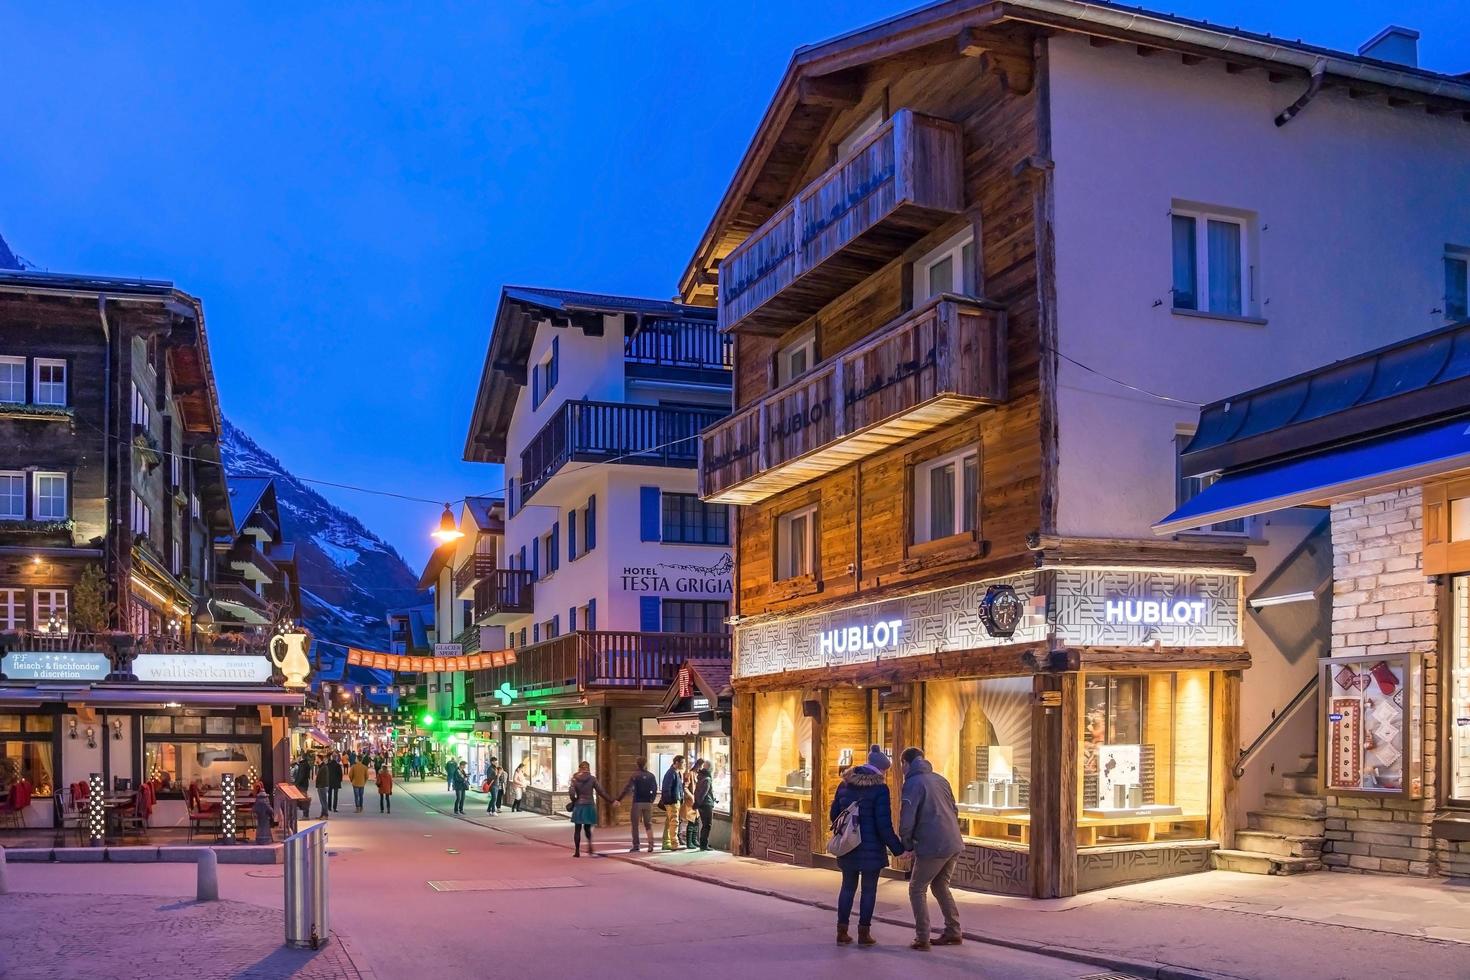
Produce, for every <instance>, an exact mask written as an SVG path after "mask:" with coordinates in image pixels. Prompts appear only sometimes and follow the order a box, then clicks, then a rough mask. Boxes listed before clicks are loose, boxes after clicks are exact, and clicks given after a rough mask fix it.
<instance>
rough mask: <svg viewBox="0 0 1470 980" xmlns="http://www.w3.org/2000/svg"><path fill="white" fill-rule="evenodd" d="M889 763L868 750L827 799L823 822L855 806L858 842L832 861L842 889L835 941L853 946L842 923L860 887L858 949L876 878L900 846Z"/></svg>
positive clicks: (866, 934) (866, 932)
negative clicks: (828, 805)
mask: <svg viewBox="0 0 1470 980" xmlns="http://www.w3.org/2000/svg"><path fill="white" fill-rule="evenodd" d="M892 765H893V763H892V762H890V761H889V759H888V756H886V755H884V754H883V752H882V750H881V749H879V748H878V746H876V745H874V746H873V747H872V748H871V749H870V750H869V751H868V763H867V765H862V766H853V767H852V768H851V769H849V770H847V772H845V773H843V775H842V782H841V784H839V785H838V787H837V793H836V795H835V796H833V798H832V807H831V810H830V811H829V812H828V815H827V817H828V820H830V821H832V822H836V820H837V816H838V814H840V813H841V812H842V811H843V810H846V809H847V808H848V807H849V806H851V805H852V804H854V803H856V804H857V824H858V829H859V830H860V831H861V833H862V842H861V843H859V844H858V846H857V847H855V848H853V849H852V850H851V851H848V852H847V853H846V854H843V855H841V856H839V857H838V858H837V866H838V867H839V868H841V869H842V888H841V890H840V891H838V893H837V942H839V943H842V944H846V943H850V942H852V936H851V935H849V934H848V931H847V924H848V920H849V919H850V918H851V916H852V900H853V897H854V895H855V894H856V893H857V891H858V885H859V883H861V885H862V898H861V901H860V903H859V905H858V945H859V946H872V945H874V943H876V942H877V940H875V939H874V938H873V933H872V925H873V908H874V906H876V905H877V904H878V873H879V872H880V871H882V870H883V869H884V868H885V867H887V866H888V852H889V851H892V852H893V854H894V855H895V856H897V855H899V854H902V853H903V842H902V841H900V840H899V839H898V835H897V834H895V833H894V832H893V805H892V802H891V799H890V796H889V793H888V783H887V782H886V781H885V779H884V775H883V774H884V773H885V772H887V771H888V769H889V767H890V766H892Z"/></svg>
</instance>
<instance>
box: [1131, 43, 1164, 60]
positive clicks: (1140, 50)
mask: <svg viewBox="0 0 1470 980" xmlns="http://www.w3.org/2000/svg"><path fill="white" fill-rule="evenodd" d="M1133 53H1134V54H1136V55H1138V56H1139V57H1140V58H1152V57H1153V56H1154V55H1156V54H1158V53H1159V49H1158V48H1151V47H1149V46H1148V45H1147V44H1136V45H1134V46H1133Z"/></svg>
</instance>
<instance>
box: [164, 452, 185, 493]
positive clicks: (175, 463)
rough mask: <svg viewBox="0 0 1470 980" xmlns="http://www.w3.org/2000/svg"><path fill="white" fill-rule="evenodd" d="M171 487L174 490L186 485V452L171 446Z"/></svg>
mask: <svg viewBox="0 0 1470 980" xmlns="http://www.w3.org/2000/svg"><path fill="white" fill-rule="evenodd" d="M168 474H169V487H170V488H171V489H174V490H178V489H181V488H182V487H183V486H184V454H183V453H182V452H181V451H179V450H176V449H173V448H172V447H170V449H169V451H168Z"/></svg>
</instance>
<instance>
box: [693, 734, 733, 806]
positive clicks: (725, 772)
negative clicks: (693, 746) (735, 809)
mask: <svg viewBox="0 0 1470 980" xmlns="http://www.w3.org/2000/svg"><path fill="white" fill-rule="evenodd" d="M699 753H700V757H701V758H704V759H708V760H709V776H710V784H711V786H712V787H713V788H714V793H715V812H716V813H729V812H730V739H729V738H728V737H720V738H703V739H700V750H699Z"/></svg>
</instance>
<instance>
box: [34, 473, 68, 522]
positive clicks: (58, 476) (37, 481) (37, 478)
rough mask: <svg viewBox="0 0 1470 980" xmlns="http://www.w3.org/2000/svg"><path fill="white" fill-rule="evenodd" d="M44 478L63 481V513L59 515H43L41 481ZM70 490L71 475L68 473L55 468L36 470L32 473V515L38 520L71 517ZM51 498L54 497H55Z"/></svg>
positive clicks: (61, 519) (55, 519) (60, 519)
mask: <svg viewBox="0 0 1470 980" xmlns="http://www.w3.org/2000/svg"><path fill="white" fill-rule="evenodd" d="M43 479H44V480H60V481H61V513H60V514H59V515H57V514H44V515H43V514H42V513H41V481H42V480H43ZM70 490H71V485H70V477H68V476H67V474H65V473H59V472H56V471H55V470H36V471H35V472H34V473H32V474H31V517H32V518H33V519H35V520H38V521H64V520H67V519H69V518H70V517H71V500H70V496H71V494H70ZM51 499H54V497H52V498H51Z"/></svg>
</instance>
